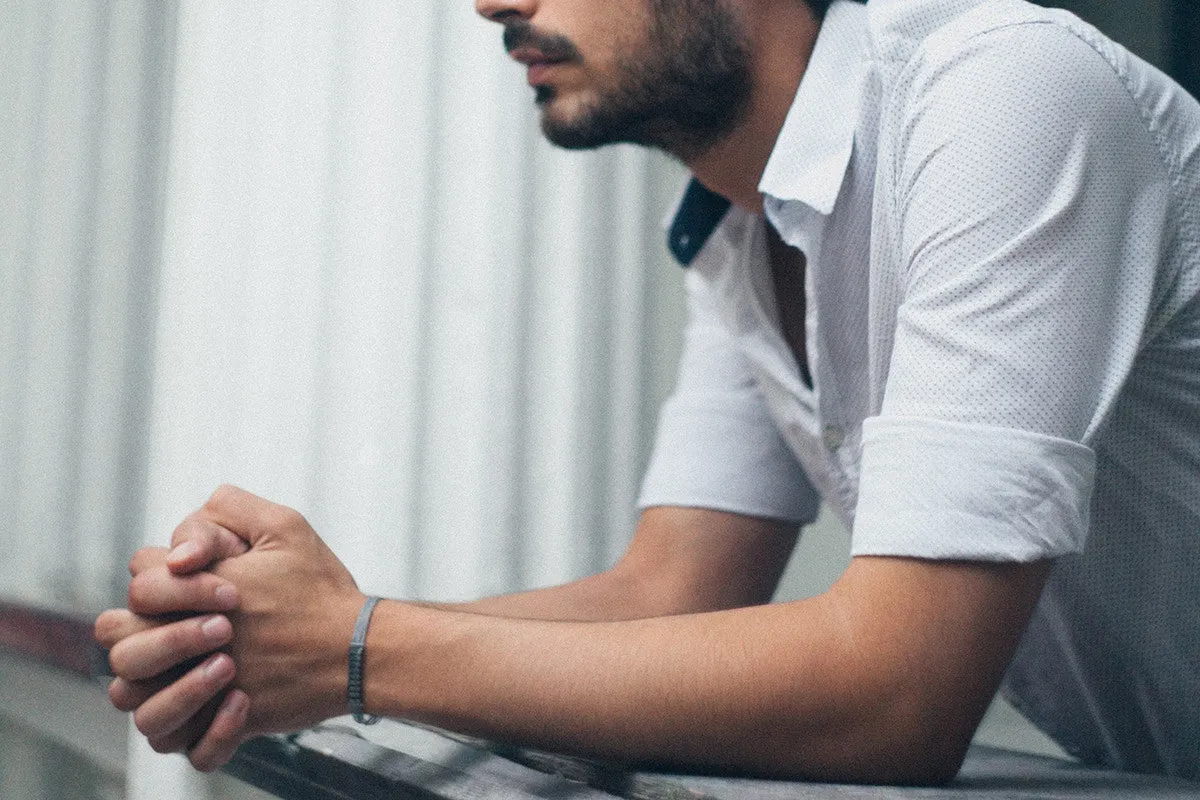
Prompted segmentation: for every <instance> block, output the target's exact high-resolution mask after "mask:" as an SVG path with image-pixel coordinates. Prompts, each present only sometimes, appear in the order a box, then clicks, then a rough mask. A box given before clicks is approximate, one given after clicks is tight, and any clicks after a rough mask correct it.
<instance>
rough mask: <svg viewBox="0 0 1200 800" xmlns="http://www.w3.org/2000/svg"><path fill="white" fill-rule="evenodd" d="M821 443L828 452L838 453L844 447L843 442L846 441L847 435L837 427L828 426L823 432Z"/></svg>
mask: <svg viewBox="0 0 1200 800" xmlns="http://www.w3.org/2000/svg"><path fill="white" fill-rule="evenodd" d="M821 441H823V442H824V443H825V447H826V448H827V449H828V450H830V451H833V452H836V451H837V449H838V448H839V447H841V446H842V442H844V441H846V434H845V432H844V431H843V430H842V429H841V428H839V427H838V426H837V425H826V426H825V430H824V431H822V432H821Z"/></svg>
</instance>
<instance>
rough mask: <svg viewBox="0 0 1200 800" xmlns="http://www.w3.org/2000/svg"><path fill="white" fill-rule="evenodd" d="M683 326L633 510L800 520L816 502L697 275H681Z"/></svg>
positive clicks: (809, 515)
mask: <svg viewBox="0 0 1200 800" xmlns="http://www.w3.org/2000/svg"><path fill="white" fill-rule="evenodd" d="M687 281H688V325H687V329H686V334H685V341H684V350H683V356H682V359H681V361H680V368H679V378H678V381H677V383H676V387H675V391H674V393H673V394H672V396H671V397H670V398H669V399H668V400H667V402H666V403H665V404H664V405H663V408H662V412H661V414H660V416H659V422H658V433H657V437H656V440H655V445H654V451H653V455H652V457H651V459H650V466H649V468H648V469H647V471H646V476H645V479H644V481H643V483H642V491H641V495H640V497H639V500H638V505H639V507H641V508H647V507H650V506H688V507H696V508H711V509H715V510H719V511H729V512H732V513H737V514H746V515H749V516H756V517H764V518H770V519H780V520H785V521H789V522H795V523H797V524H805V523H808V522H811V521H812V520H814V519H816V516H817V511H818V508H819V499H818V497H817V493H816V491H815V490H814V489H813V488H812V485H811V484H810V483H809V481H808V479H807V477H806V476H805V474H804V471H803V470H802V469H801V468H800V465H799V463H798V462H797V461H796V458H795V456H794V455H793V454H792V452H791V451H790V450H789V449H788V447H787V445H786V444H785V443H784V441H783V439H782V438H781V437H780V435H779V432H778V429H777V428H776V425H775V422H774V421H773V420H772V419H771V418H770V416H769V414H768V412H767V409H766V407H765V405H764V403H763V400H762V397H761V395H760V394H759V390H758V388H757V387H756V385H755V383H754V380H753V379H752V377H751V375H750V373H749V371H748V369H747V366H746V363H745V360H744V356H743V355H742V353H741V352H740V351H739V349H738V347H737V345H736V342H735V341H734V340H733V339H732V337H731V336H730V335H729V333H728V331H727V330H726V329H725V327H724V326H723V324H722V322H721V320H720V318H719V314H718V312H717V310H716V307H715V305H714V298H713V297H712V296H711V294H710V289H709V287H708V286H707V284H706V283H705V282H704V279H703V278H701V277H700V276H698V275H697V274H695V273H689V275H688V279H687Z"/></svg>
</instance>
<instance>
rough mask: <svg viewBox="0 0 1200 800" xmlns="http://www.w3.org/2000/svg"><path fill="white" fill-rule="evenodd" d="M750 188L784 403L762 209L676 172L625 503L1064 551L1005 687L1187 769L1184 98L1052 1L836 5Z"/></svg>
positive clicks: (1192, 416) (994, 555) (1196, 557)
mask: <svg viewBox="0 0 1200 800" xmlns="http://www.w3.org/2000/svg"><path fill="white" fill-rule="evenodd" d="M760 190H761V191H762V192H763V193H764V196H765V211H766V216H767V217H768V218H769V219H770V221H771V223H772V224H773V225H774V226H775V227H776V229H777V230H778V231H779V232H780V235H781V236H782V237H783V239H784V240H785V241H787V242H788V243H789V244H791V245H793V246H795V247H797V248H799V249H800V250H801V251H803V252H804V253H805V255H806V259H807V271H806V276H805V280H806V290H807V345H806V346H807V356H808V360H809V366H810V371H811V373H812V376H813V388H812V389H811V390H810V389H809V388H807V387H806V386H805V385H804V384H803V382H802V381H801V379H800V375H799V370H798V368H797V365H796V363H795V360H794V358H793V356H792V354H791V352H790V350H789V348H788V346H787V344H786V342H785V340H784V338H783V336H782V334H781V332H780V327H779V323H778V320H777V313H776V311H775V300H774V295H773V284H772V281H771V277H770V272H769V269H768V265H767V262H766V249H765V242H764V234H763V228H762V220H761V219H760V218H758V217H756V216H754V215H750V214H748V213H745V212H743V211H740V210H739V209H737V208H728V207H727V204H723V203H722V201H720V199H719V198H715V197H713V196H712V195H709V194H707V193H706V192H704V190H703V189H702V187H699V186H698V185H693V186H692V187H691V188H690V189H689V192H688V194H687V196H685V199H684V201H683V203H682V204H681V208H680V210H679V213H678V214H677V215H676V219H675V223H674V225H673V226H672V232H671V235H672V242H671V244H672V249H673V250H674V251H675V252H676V254H677V256H679V257H681V259H682V260H684V261H690V263H691V265H690V269H689V274H688V278H687V283H688V292H689V310H690V318H689V325H688V330H687V341H686V346H685V352H684V357H683V362H682V365H681V368H680V376H679V383H678V386H677V389H676V392H675V394H674V395H673V397H672V398H671V399H670V400H669V401H668V402H667V404H666V405H665V406H664V409H663V412H662V416H661V419H660V426H659V434H658V440H657V443H656V448H655V455H654V458H653V459H652V463H651V466H650V469H649V470H648V472H647V476H646V479H645V482H644V485H643V492H642V496H641V500H640V504H641V505H642V506H643V507H646V506H652V505H689V506H702V507H709V508H718V509H722V510H728V511H735V512H739V513H747V514H753V515H758V516H764V517H773V518H780V519H789V520H795V521H797V522H801V523H803V522H807V521H811V520H812V519H813V518H814V517H815V514H816V510H817V504H818V496H819V497H820V498H823V499H824V500H825V501H827V502H828V503H829V504H830V505H831V507H832V508H833V509H834V510H835V511H836V512H837V513H838V514H839V515H840V516H841V517H842V518H843V520H844V521H845V522H846V523H847V525H848V526H850V527H851V530H852V532H853V535H852V547H853V552H854V553H855V554H856V555H868V554H873V555H900V556H913V557H923V558H939V559H974V560H1018V561H1028V560H1034V559H1040V558H1047V557H1061V558H1060V559H1059V562H1058V564H1057V565H1056V567H1055V571H1054V574H1053V576H1052V578H1051V580H1050V582H1049V584H1048V586H1047V589H1046V591H1045V593H1044V595H1043V598H1042V601H1041V603H1040V605H1039V607H1038V610H1037V611H1036V612H1035V615H1034V619H1033V620H1032V622H1031V623H1030V626H1029V629H1028V630H1027V633H1026V636H1025V638H1024V640H1023V641H1022V644H1021V647H1020V648H1019V650H1018V653H1017V655H1016V658H1015V660H1014V663H1013V666H1012V667H1011V668H1010V670H1009V674H1008V676H1007V678H1006V683H1005V690H1006V693H1007V694H1008V696H1009V697H1010V699H1012V700H1013V701H1014V702H1015V703H1016V704H1017V706H1018V707H1019V708H1021V709H1022V710H1023V711H1025V713H1026V714H1027V716H1030V717H1031V719H1032V720H1033V721H1034V722H1035V723H1036V724H1038V725H1039V726H1040V727H1042V728H1043V730H1045V731H1046V732H1047V733H1048V734H1050V735H1051V736H1052V737H1054V738H1055V739H1056V740H1058V741H1059V742H1060V743H1061V744H1062V745H1063V746H1064V747H1065V748H1066V749H1067V750H1068V751H1069V752H1071V753H1073V754H1074V755H1076V756H1078V757H1080V758H1081V759H1083V760H1084V761H1087V762H1090V763H1099V764H1106V765H1109V766H1114V767H1117V768H1126V769H1137V770H1144V771H1154V772H1165V773H1168V774H1176V775H1182V776H1188V777H1192V778H1200V703H1197V701H1196V698H1197V697H1200V588H1198V586H1200V578H1198V575H1200V106H1198V105H1197V104H1196V102H1195V101H1194V100H1193V99H1192V98H1190V97H1189V96H1188V95H1187V94H1186V93H1185V92H1184V91H1183V90H1181V89H1180V88H1178V87H1177V86H1176V85H1175V84H1173V83H1172V82H1170V81H1169V80H1168V79H1166V78H1165V77H1164V76H1163V75H1162V74H1161V73H1159V72H1158V71H1157V70H1155V69H1153V68H1152V67H1150V66H1149V65H1147V64H1145V63H1144V62H1142V61H1140V60H1138V59H1136V58H1135V57H1134V56H1132V55H1130V54H1129V53H1128V52H1127V51H1125V50H1124V49H1122V48H1121V47H1120V46H1118V45H1116V44H1114V43H1112V42H1111V41H1109V40H1107V39H1105V38H1104V37H1103V36H1102V35H1101V34H1099V33H1098V32H1097V31H1096V30H1095V29H1093V28H1091V27H1090V26H1088V25H1086V24H1084V23H1083V22H1081V21H1079V20H1078V19H1077V18H1075V17H1073V16H1071V15H1070V14H1067V13H1066V12H1062V11H1054V10H1047V9H1042V8H1039V7H1036V6H1033V5H1029V4H1027V3H1024V2H1021V1H1020V0H872V3H871V4H870V6H866V7H864V6H860V5H857V4H854V3H849V2H845V1H844V0H839V2H838V3H835V5H834V6H833V7H832V8H830V10H829V12H828V14H827V16H826V18H825V22H824V24H823V26H822V30H821V33H820V35H819V37H818V39H817V43H816V46H815V49H814V52H813V55H812V58H811V60H810V63H809V66H808V70H807V71H806V73H805V76H804V79H803V81H802V83H801V86H800V88H799V91H798V93H797V96H796V100H795V102H794V104H793V106H792V109H791V112H790V114H789V116H788V118H787V122H786V123H785V125H784V128H783V130H782V132H781V133H780V136H779V139H778V141H777V143H776V146H775V150H774V152H773V154H772V156H771V159H770V161H769V163H768V165H767V168H766V170H765V172H764V174H763V177H762V181H761V183H760ZM717 220H719V224H716V227H715V229H714V230H711V233H709V232H708V231H707V230H705V229H706V228H708V227H710V226H711V224H713V223H715V222H716V221H717ZM706 222H707V223H708V224H705V223H706ZM693 259H694V260H693Z"/></svg>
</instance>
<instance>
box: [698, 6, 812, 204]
mask: <svg viewBox="0 0 1200 800" xmlns="http://www.w3.org/2000/svg"><path fill="white" fill-rule="evenodd" d="M747 6H748V7H749V9H750V10H748V11H747V15H748V17H751V16H752V17H753V18H748V19H747V20H746V24H747V32H748V33H749V35H750V36H751V47H752V52H753V53H754V84H753V86H754V88H753V96H752V97H751V98H750V104H749V108H748V110H747V112H746V116H745V119H743V120H742V122H741V123H740V124H739V125H738V126H737V127H736V128H735V129H734V130H733V131H732V132H730V134H729V135H728V136H726V137H725V138H724V139H722V140H721V141H719V142H717V143H716V144H715V145H714V146H712V147H710V148H708V149H707V150H705V151H704V152H703V153H702V154H700V155H699V156H696V157H694V158H691V159H688V160H687V161H686V163H687V166H688V169H690V170H691V171H692V174H694V175H695V176H696V178H698V179H699V181H700V182H701V183H703V184H704V185H705V186H706V187H707V188H708V189H710V190H711V191H714V192H716V193H717V194H719V195H722V196H723V197H725V198H726V199H728V200H729V201H730V202H732V203H733V204H734V205H737V206H740V207H742V208H744V209H746V210H747V211H751V212H753V213H759V212H761V211H762V195H761V194H760V193H759V191H758V183H759V180H760V179H761V178H762V174H763V170H765V169H766V166H767V161H768V159H769V158H770V157H771V151H772V150H773V149H774V147H775V140H776V139H777V138H779V132H780V130H782V129H783V123H784V120H785V119H786V118H787V114H788V110H789V109H790V108H791V105H792V100H793V99H794V98H795V96H796V90H797V89H798V88H799V86H800V78H801V77H802V76H803V75H804V70H805V69H806V68H807V66H808V59H809V56H810V55H812V50H813V45H814V44H815V43H816V40H817V31H818V29H819V27H820V23H819V21H818V20H817V19H816V18H814V17H813V15H812V12H811V11H810V10H809V8H808V5H807V4H806V3H804V2H803V0H782V1H781V2H770V0H768V2H760V3H750V4H747Z"/></svg>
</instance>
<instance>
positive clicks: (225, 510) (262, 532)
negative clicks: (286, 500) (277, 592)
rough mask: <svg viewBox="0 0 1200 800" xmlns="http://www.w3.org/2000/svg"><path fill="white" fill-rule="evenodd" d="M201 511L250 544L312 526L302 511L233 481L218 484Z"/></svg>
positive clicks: (251, 545) (209, 518) (263, 541)
mask: <svg viewBox="0 0 1200 800" xmlns="http://www.w3.org/2000/svg"><path fill="white" fill-rule="evenodd" d="M200 513H201V514H202V515H203V516H204V517H205V518H206V519H208V520H209V521H211V522H214V523H216V524H217V525H218V526H220V527H222V528H224V529H226V530H228V531H231V532H232V533H234V534H236V535H237V536H238V537H240V538H241V539H242V540H244V541H245V542H246V543H247V544H248V545H249V546H250V547H255V546H258V545H261V544H265V543H266V542H267V541H270V540H273V539H277V538H279V535H280V534H283V533H285V532H288V531H292V530H295V529H296V528H298V527H305V528H307V527H308V523H307V522H305V520H304V517H303V516H301V515H300V513H299V512H298V511H295V510H293V509H291V508H288V507H287V506H281V505H279V504H278V503H272V502H271V501H269V500H266V499H265V498H262V497H259V496H258V495H256V494H251V493H250V492H247V491H246V490H245V489H239V488H238V487H236V486H229V485H224V486H220V487H218V488H217V490H216V491H215V492H213V493H212V496H211V497H209V498H208V501H207V502H205V504H204V506H203V507H202V508H201V509H200Z"/></svg>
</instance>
